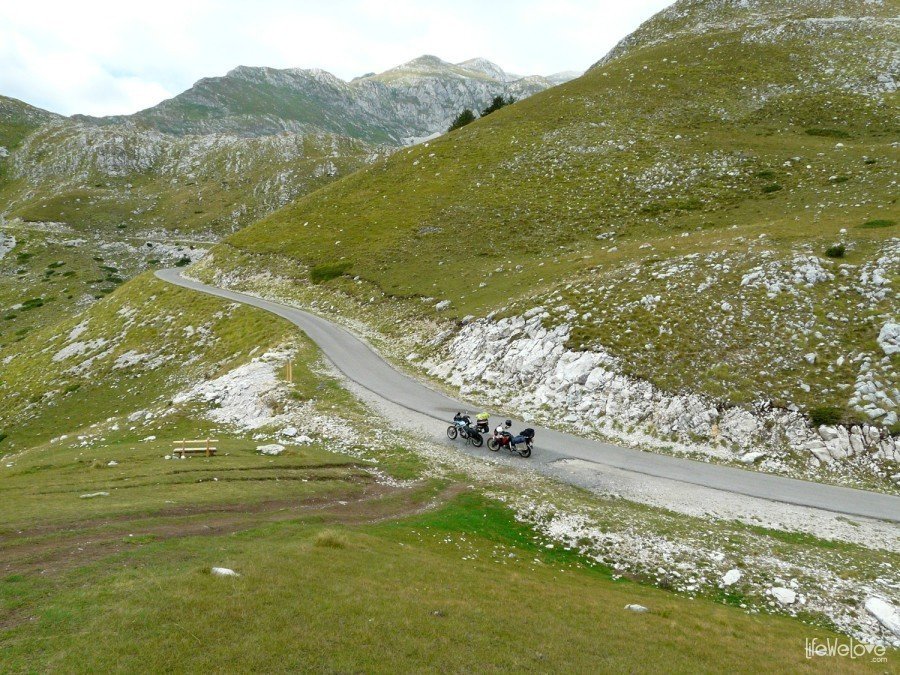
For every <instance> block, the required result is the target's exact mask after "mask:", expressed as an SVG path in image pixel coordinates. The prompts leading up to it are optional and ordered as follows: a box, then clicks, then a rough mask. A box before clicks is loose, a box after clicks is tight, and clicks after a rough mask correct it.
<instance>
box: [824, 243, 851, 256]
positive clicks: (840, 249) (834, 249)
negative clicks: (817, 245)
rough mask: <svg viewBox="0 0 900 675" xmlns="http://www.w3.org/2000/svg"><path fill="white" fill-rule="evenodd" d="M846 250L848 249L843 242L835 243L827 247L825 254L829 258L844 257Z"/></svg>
mask: <svg viewBox="0 0 900 675" xmlns="http://www.w3.org/2000/svg"><path fill="white" fill-rule="evenodd" d="M846 252H847V249H846V247H845V246H844V245H843V244H834V245H833V246H829V247H828V248H826V249H825V255H827V256H828V257H829V258H843V257H844V253H846Z"/></svg>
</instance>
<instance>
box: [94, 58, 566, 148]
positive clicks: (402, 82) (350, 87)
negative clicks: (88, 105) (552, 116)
mask: <svg viewBox="0 0 900 675" xmlns="http://www.w3.org/2000/svg"><path fill="white" fill-rule="evenodd" d="M554 77H555V79H554V80H550V79H547V78H544V77H540V76H528V77H518V76H515V75H510V74H508V73H506V72H505V71H504V70H503V69H502V68H500V67H499V66H497V65H496V64H494V63H491V62H490V61H487V60H486V59H480V58H478V59H470V60H469V61H464V62H462V63H459V64H453V63H448V62H446V61H443V60H441V59H439V58H438V57H436V56H430V55H425V56H420V57H419V58H417V59H413V60H412V61H409V62H408V63H404V64H402V65H400V66H397V67H396V68H392V69H390V70H387V71H385V72H383V73H378V74H369V75H364V76H362V77H357V78H355V79H353V80H351V81H350V82H345V81H344V80H341V79H340V78H338V77H335V76H334V75H332V74H331V73H328V72H326V71H324V70H319V69H301V68H287V69H283V70H280V69H276V68H262V67H259V68H257V67H248V66H238V67H237V68H234V69H233V70H231V71H230V72H228V73H227V74H226V75H224V76H222V77H208V78H204V79H202V80H200V81H199V82H197V83H196V84H194V86H193V87H191V88H190V89H188V90H187V91H185V92H183V93H181V94H179V95H178V96H176V97H174V98H172V99H169V100H167V101H163V102H162V103H160V104H159V105H157V106H154V107H153V108H149V109H147V110H143V111H141V112H139V113H136V114H135V115H130V116H117V117H108V118H100V119H98V118H87V117H81V118H79V119H82V120H86V121H89V122H90V123H92V124H114V125H121V124H134V125H137V126H139V127H142V128H151V129H155V130H158V131H161V132H164V133H167V134H173V135H185V134H195V135H196V134H200V135H208V134H215V133H220V134H221V133H224V134H229V135H237V136H262V135H272V134H279V133H284V132H290V133H310V132H319V133H330V134H337V135H340V136H346V137H349V138H355V139H358V140H361V141H364V142H366V143H371V144H388V145H395V146H396V145H405V144H407V143H410V142H414V141H415V140H418V139H422V138H427V137H429V136H431V135H434V134H436V133H442V132H444V131H445V130H446V129H447V127H448V126H449V124H450V122H451V121H452V119H453V118H454V117H455V116H456V115H457V114H458V113H459V112H460V111H461V110H462V109H463V108H471V109H472V110H475V111H479V110H482V109H483V108H485V107H487V105H488V104H489V103H490V101H491V100H492V99H493V98H494V97H495V96H498V95H503V96H512V97H514V98H516V99H522V98H526V97H528V96H531V95H532V94H535V93H537V92H539V91H543V90H544V89H547V88H548V87H551V86H554V85H555V84H559V83H560V82H562V81H565V79H564V78H565V77H566V76H565V75H564V74H557V75H556V76H554ZM569 79H571V78H569ZM248 101H255V102H256V103H254V104H253V105H252V106H250V105H248V103H247V102H248ZM260 102H261V103H260ZM198 111H199V112H198Z"/></svg>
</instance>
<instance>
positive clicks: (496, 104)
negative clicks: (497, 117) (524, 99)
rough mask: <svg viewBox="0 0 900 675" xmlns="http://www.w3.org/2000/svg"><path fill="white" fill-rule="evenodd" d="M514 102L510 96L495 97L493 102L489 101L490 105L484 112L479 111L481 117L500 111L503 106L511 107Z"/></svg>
mask: <svg viewBox="0 0 900 675" xmlns="http://www.w3.org/2000/svg"><path fill="white" fill-rule="evenodd" d="M515 102H516V99H514V98H513V97H512V96H506V97H504V96H503V95H499V96H495V97H494V100H493V101H491V104H490V105H489V106H488V107H487V108H485V109H484V110H482V111H481V116H482V117H484V116H485V115H490V114H491V113H492V112H494V111H496V110H500V108H502V107H504V106H508V105H512V104H513V103H515Z"/></svg>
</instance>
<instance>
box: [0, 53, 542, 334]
mask: <svg viewBox="0 0 900 675" xmlns="http://www.w3.org/2000/svg"><path fill="white" fill-rule="evenodd" d="M472 63H475V64H477V66H478V67H480V68H483V69H485V68H486V69H487V70H489V71H494V72H499V73H502V72H503V71H502V70H501V69H500V68H499V67H498V66H494V65H493V64H489V63H488V62H487V61H484V60H483V59H479V60H475V61H473V62H472ZM503 78H504V79H503V81H501V80H498V79H494V78H492V77H491V76H490V75H489V74H486V73H484V72H481V70H478V68H476V67H475V66H474V65H470V66H466V65H465V64H463V65H453V64H450V63H446V62H444V61H441V60H440V59H438V58H436V57H431V56H425V57H421V58H418V59H415V60H413V61H410V62H409V63H406V64H404V65H402V66H399V67H397V68H394V69H391V70H389V71H387V72H385V73H382V74H380V75H372V76H368V77H365V78H357V79H356V80H354V81H353V82H350V83H347V82H343V81H342V80H339V79H338V78H336V77H334V76H333V75H330V74H328V73H326V72H324V71H320V70H300V69H289V70H276V69H272V68H247V67H239V68H236V69H234V70H233V71H231V72H230V73H229V74H227V75H226V76H224V77H218V78H206V79H203V80H201V81H200V82H198V83H197V84H196V85H194V86H193V87H192V88H191V89H189V90H188V91H186V92H184V93H182V94H180V95H179V96H176V97H175V98H173V99H171V100H168V101H164V102H162V103H160V104H159V105H158V106H155V107H154V108H150V109H148V110H145V111H142V112H140V113H137V114H136V115H129V116H118V117H108V118H90V117H85V116H78V115H76V116H74V117H72V118H64V117H61V116H59V115H55V114H53V113H49V112H47V111H43V110H39V109H37V108H34V107H31V106H28V105H27V104H25V103H22V102H20V101H16V100H14V99H8V98H0V223H3V222H7V223H9V224H10V225H9V226H8V227H7V228H6V234H4V235H3V239H2V240H0V241H2V242H3V243H0V249H3V250H4V251H7V249H9V250H12V249H15V250H14V251H13V253H14V255H8V256H6V258H5V260H2V257H0V270H2V271H3V272H4V275H5V276H4V278H3V280H0V312H3V313H5V315H6V316H8V317H16V318H15V320H14V321H13V319H12V318H10V319H9V320H7V321H5V322H0V344H4V343H6V342H7V341H9V340H16V339H23V338H24V336H25V335H26V334H27V332H28V331H30V330H33V329H35V328H37V327H39V326H41V325H43V324H44V323H46V322H48V321H51V322H52V321H55V320H59V319H60V318H62V317H63V316H66V315H68V314H69V313H71V312H73V311H77V310H78V309H79V308H81V307H84V306H86V305H87V304H90V303H91V302H93V301H95V300H96V299H97V298H98V297H102V296H104V295H106V294H107V293H109V292H110V291H111V290H112V289H113V288H115V286H116V285H117V284H120V283H122V281H124V280H126V279H128V278H130V277H132V276H134V275H135V274H138V273H140V272H141V271H143V270H145V269H148V268H152V267H154V266H159V265H165V264H174V263H176V262H179V261H182V260H184V259H194V258H196V257H197V256H198V255H200V254H201V253H202V251H203V250H205V247H207V246H209V245H210V243H212V242H214V241H216V240H217V239H218V238H220V237H221V236H223V235H225V234H228V233H231V232H234V231H235V230H237V229H240V228H241V227H243V226H245V225H249V224H251V223H253V222H255V221H257V220H259V219H260V218H262V217H263V216H265V215H267V214H268V213H271V212H272V211H274V210H276V209H278V208H280V207H282V206H284V205H286V204H288V203H289V202H290V201H292V200H293V199H295V198H296V197H298V196H300V195H303V194H306V193H309V192H312V191H314V190H316V189H317V188H319V187H322V186H323V185H325V184H326V183H328V182H330V181H332V180H334V179H335V178H337V177H340V176H344V175H347V174H349V173H352V172H353V171H355V170H357V169H358V168H360V167H362V166H365V165H367V164H369V163H371V162H373V161H375V160H377V159H378V158H379V157H382V156H384V155H386V154H389V153H391V152H393V151H394V150H395V149H396V147H397V146H399V145H402V144H404V143H408V142H410V141H411V140H414V139H415V137H428V136H431V135H434V134H436V133H440V132H441V131H443V130H444V129H445V128H446V127H447V125H448V124H449V121H450V119H452V118H453V117H454V116H455V115H456V114H457V113H458V112H459V110H460V109H462V108H463V107H467V106H468V107H480V106H483V105H486V104H487V103H488V102H489V101H490V99H491V98H492V97H493V96H494V95H496V94H498V93H504V94H506V95H512V96H515V97H517V98H523V97H525V96H528V95H530V94H532V93H534V92H536V91H539V90H542V89H545V88H547V87H549V86H552V83H551V82H549V81H547V80H542V79H541V78H536V77H532V78H519V79H514V78H510V77H508V76H505V75H504V76H503ZM507 80H509V81H507ZM48 266H53V267H48ZM110 270H114V271H110ZM27 302H30V303H32V304H30V305H28V310H27V311H24V312H23V311H22V309H21V305H22V303H27Z"/></svg>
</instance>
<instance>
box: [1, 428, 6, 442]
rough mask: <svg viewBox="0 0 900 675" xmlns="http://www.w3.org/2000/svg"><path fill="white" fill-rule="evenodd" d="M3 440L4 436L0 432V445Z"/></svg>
mask: <svg viewBox="0 0 900 675" xmlns="http://www.w3.org/2000/svg"><path fill="white" fill-rule="evenodd" d="M4 438H6V434H4V433H3V432H2V431H0V443H2V442H3V439H4Z"/></svg>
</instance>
